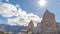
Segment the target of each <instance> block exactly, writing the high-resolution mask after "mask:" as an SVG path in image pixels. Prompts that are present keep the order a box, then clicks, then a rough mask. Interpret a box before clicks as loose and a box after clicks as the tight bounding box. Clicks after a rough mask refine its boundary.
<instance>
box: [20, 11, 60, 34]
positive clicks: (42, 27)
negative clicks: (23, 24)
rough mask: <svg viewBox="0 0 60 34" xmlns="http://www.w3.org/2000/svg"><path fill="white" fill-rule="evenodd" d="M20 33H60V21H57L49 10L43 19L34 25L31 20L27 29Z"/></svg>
mask: <svg viewBox="0 0 60 34" xmlns="http://www.w3.org/2000/svg"><path fill="white" fill-rule="evenodd" d="M20 34H60V23H57V22H56V21H55V15H54V14H53V13H51V12H49V11H48V10H46V11H45V13H44V15H43V16H42V21H41V22H39V23H38V24H37V26H36V27H34V24H33V21H32V20H31V21H30V23H29V24H28V27H27V29H23V30H21V32H20Z"/></svg>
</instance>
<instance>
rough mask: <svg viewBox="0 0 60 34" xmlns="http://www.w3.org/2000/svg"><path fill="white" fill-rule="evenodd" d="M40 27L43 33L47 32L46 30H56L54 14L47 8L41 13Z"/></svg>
mask: <svg viewBox="0 0 60 34" xmlns="http://www.w3.org/2000/svg"><path fill="white" fill-rule="evenodd" d="M41 23H42V24H41V25H42V26H41V28H42V32H43V34H45V33H46V34H47V32H49V33H51V32H57V24H56V22H55V16H54V14H53V13H50V12H49V11H48V10H46V12H45V13H44V15H43V19H42V21H41Z"/></svg>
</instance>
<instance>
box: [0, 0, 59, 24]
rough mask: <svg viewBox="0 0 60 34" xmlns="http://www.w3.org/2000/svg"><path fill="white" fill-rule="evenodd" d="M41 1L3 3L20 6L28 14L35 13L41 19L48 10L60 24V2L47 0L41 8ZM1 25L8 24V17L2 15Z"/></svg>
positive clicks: (0, 18) (19, 0)
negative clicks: (39, 2)
mask: <svg viewBox="0 0 60 34" xmlns="http://www.w3.org/2000/svg"><path fill="white" fill-rule="evenodd" d="M38 1H39V0H9V2H7V1H6V0H2V2H3V3H8V4H12V5H16V4H19V6H20V8H21V9H23V10H25V11H26V12H27V13H34V14H35V15H38V16H39V17H42V15H43V13H44V12H45V10H46V9H48V10H49V11H50V12H52V13H54V14H55V19H56V21H57V22H60V0H46V1H47V3H46V5H45V6H43V7H41V6H40V5H39V4H38ZM0 23H4V24H6V23H7V17H3V16H2V15H0Z"/></svg>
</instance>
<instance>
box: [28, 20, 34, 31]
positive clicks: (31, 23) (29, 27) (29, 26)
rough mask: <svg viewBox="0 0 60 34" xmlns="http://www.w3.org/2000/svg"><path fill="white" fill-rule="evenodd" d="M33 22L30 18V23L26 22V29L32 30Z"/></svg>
mask: <svg viewBox="0 0 60 34" xmlns="http://www.w3.org/2000/svg"><path fill="white" fill-rule="evenodd" d="M33 28H34V24H33V21H32V20H31V21H30V23H29V24H28V30H33Z"/></svg>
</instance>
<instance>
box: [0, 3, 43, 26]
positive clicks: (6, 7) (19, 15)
mask: <svg viewBox="0 0 60 34" xmlns="http://www.w3.org/2000/svg"><path fill="white" fill-rule="evenodd" d="M17 6H18V5H17ZM18 7H19V6H18ZM18 7H16V6H14V5H12V4H8V3H2V4H1V5H0V14H1V15H2V16H4V17H7V18H8V24H9V25H12V26H13V25H20V26H27V25H28V23H29V22H30V20H32V21H33V23H34V24H35V25H36V23H38V22H40V21H41V20H42V18H39V17H38V16H37V15H35V14H33V13H27V12H26V11H24V10H22V9H21V8H18ZM17 8H18V9H17ZM13 16H16V18H10V17H13Z"/></svg>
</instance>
